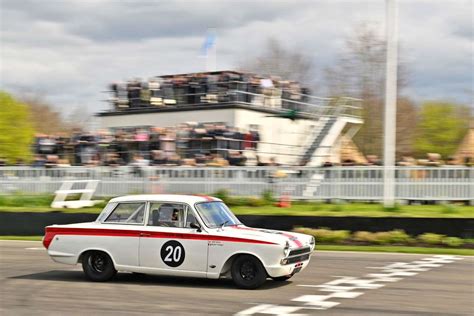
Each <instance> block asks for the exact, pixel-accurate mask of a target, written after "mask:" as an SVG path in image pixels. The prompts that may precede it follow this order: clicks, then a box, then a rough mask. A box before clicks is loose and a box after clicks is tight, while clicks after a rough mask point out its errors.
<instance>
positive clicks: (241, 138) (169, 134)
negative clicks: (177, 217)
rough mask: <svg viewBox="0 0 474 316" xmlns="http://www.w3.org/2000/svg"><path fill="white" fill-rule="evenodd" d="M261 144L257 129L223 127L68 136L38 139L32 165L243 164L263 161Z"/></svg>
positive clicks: (194, 126)
mask: <svg viewBox="0 0 474 316" xmlns="http://www.w3.org/2000/svg"><path fill="white" fill-rule="evenodd" d="M259 142H260V134H259V132H258V131H257V130H255V129H251V130H246V131H244V130H239V129H237V128H234V127H229V126H226V125H225V124H221V123H214V124H212V123H209V124H196V123H183V124H180V125H178V126H176V127H167V128H161V127H151V128H133V129H117V130H115V131H114V132H109V131H100V132H98V133H96V134H82V133H73V135H72V136H71V137H63V136H48V135H38V136H37V137H36V140H35V143H34V145H33V152H34V154H35V158H34V161H33V164H32V165H33V166H34V167H54V166H69V165H77V166H122V165H132V166H134V165H165V166H178V165H187V166H228V165H231V166H244V165H246V163H247V160H248V159H249V157H251V159H255V161H256V163H257V164H258V163H261V162H259V161H257V160H258V159H257V155H256V154H255V152H256V150H257V148H258V144H259ZM249 152H250V153H252V154H250V155H249ZM21 163H22V162H20V164H21ZM268 163H271V161H269V162H268ZM261 165H263V163H261Z"/></svg>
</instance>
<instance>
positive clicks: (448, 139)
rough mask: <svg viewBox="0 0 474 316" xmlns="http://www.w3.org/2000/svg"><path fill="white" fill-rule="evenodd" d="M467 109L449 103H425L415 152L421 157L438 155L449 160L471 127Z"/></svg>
mask: <svg viewBox="0 0 474 316" xmlns="http://www.w3.org/2000/svg"><path fill="white" fill-rule="evenodd" d="M466 111H467V112H469V111H468V110H466V108H465V107H462V106H460V105H457V104H453V103H448V102H437V101H431V102H425V103H423V104H422V106H421V110H420V113H419V121H418V124H417V128H416V138H415V146H414V147H415V151H416V153H417V155H418V156H419V157H426V153H438V154H441V155H442V156H443V158H447V157H448V156H449V155H452V154H454V152H455V151H456V149H457V147H458V146H459V143H460V142H461V139H462V138H463V136H464V135H465V134H466V132H467V130H468V127H469V117H470V115H469V113H466Z"/></svg>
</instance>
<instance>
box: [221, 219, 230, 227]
mask: <svg viewBox="0 0 474 316" xmlns="http://www.w3.org/2000/svg"><path fill="white" fill-rule="evenodd" d="M228 222H229V221H225V222H224V223H222V224H221V229H222V228H224V226H225V224H227V223H228Z"/></svg>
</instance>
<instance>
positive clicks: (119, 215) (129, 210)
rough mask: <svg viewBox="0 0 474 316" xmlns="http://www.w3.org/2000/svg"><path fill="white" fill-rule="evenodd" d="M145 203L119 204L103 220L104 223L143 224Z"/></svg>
mask: <svg viewBox="0 0 474 316" xmlns="http://www.w3.org/2000/svg"><path fill="white" fill-rule="evenodd" d="M144 215H145V203H120V204H119V205H117V207H116V208H115V209H114V210H113V211H112V213H111V214H110V215H109V217H107V219H106V220H105V222H106V223H120V224H143V217H144Z"/></svg>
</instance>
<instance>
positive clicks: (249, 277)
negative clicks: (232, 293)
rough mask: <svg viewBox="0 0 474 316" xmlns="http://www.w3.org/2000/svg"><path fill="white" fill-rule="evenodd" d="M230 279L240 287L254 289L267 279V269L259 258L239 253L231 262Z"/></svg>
mask: <svg viewBox="0 0 474 316" xmlns="http://www.w3.org/2000/svg"><path fill="white" fill-rule="evenodd" d="M231 274H232V280H233V281H234V283H235V285H236V286H237V287H238V288H241V289H256V288H258V287H260V286H261V285H262V284H263V283H265V280H266V279H267V271H265V268H264V267H263V265H262V263H261V262H260V260H258V259H257V258H255V257H254V256H250V255H241V256H239V257H237V258H236V259H235V260H234V262H233V263H232V269H231Z"/></svg>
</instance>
